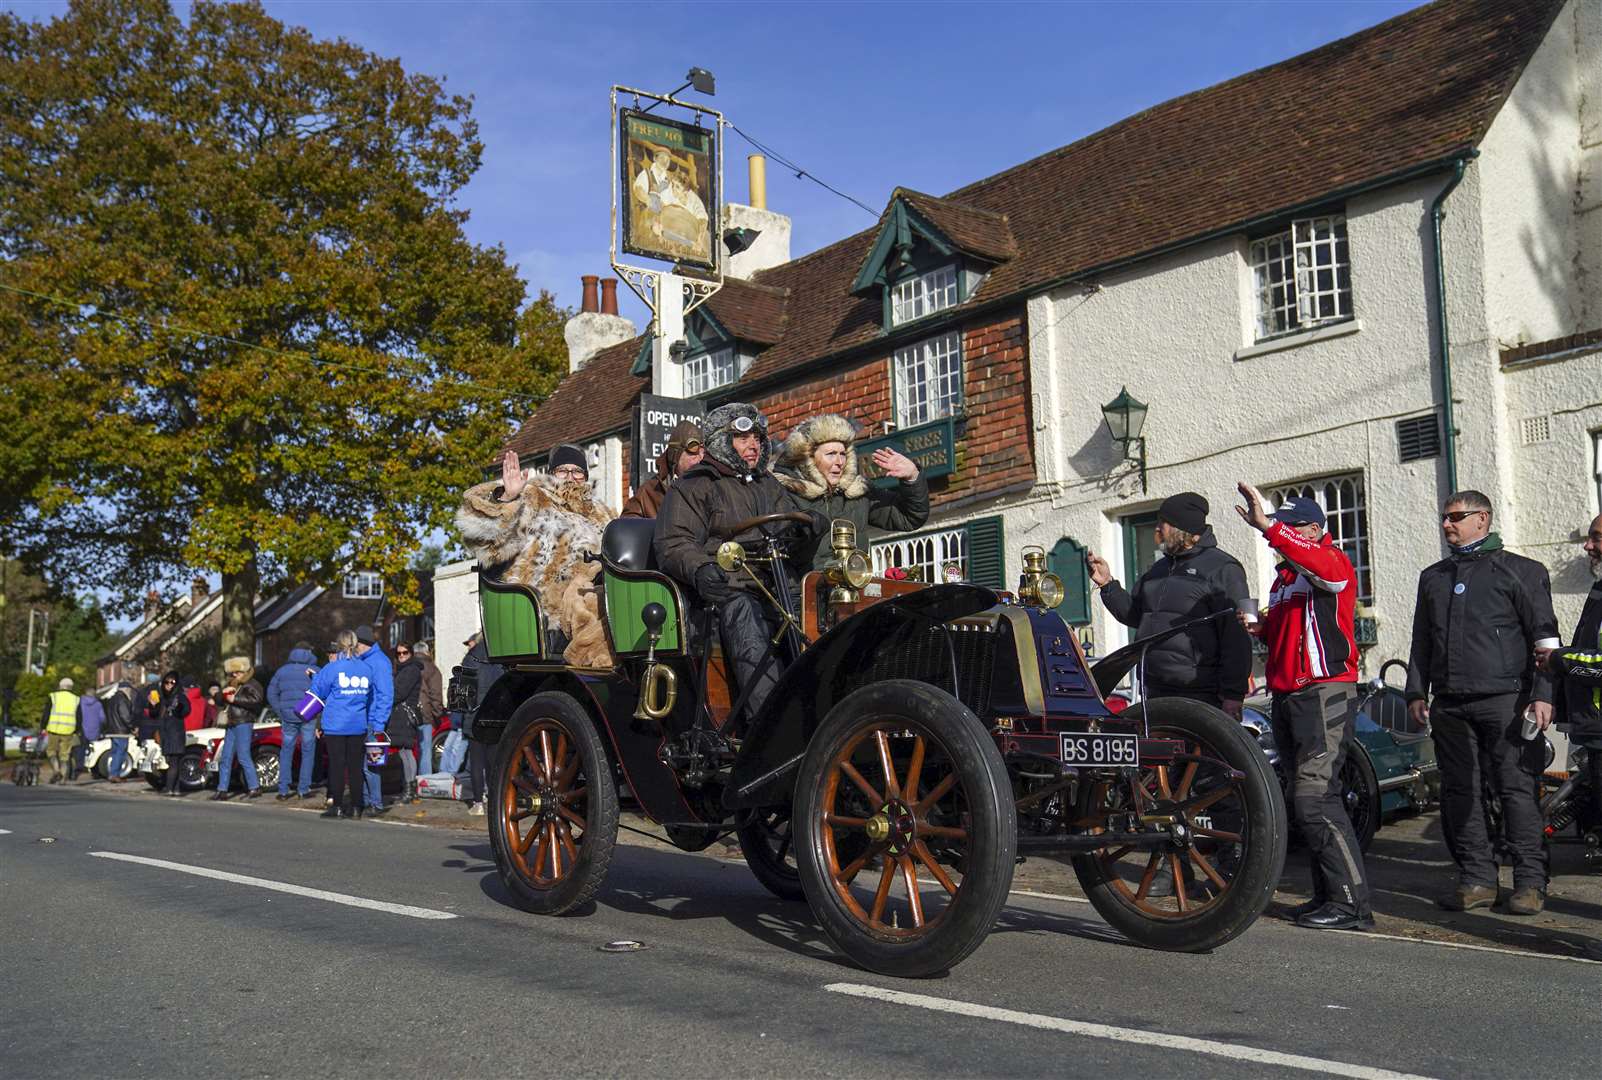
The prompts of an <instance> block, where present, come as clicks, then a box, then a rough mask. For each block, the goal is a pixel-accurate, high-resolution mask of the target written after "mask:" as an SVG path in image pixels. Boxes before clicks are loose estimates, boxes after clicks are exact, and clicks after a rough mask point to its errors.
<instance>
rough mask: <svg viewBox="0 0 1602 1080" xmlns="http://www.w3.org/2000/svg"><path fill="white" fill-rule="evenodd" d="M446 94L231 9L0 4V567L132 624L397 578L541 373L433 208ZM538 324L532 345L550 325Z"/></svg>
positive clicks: (456, 171)
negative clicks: (36, 13) (269, 592)
mask: <svg viewBox="0 0 1602 1080" xmlns="http://www.w3.org/2000/svg"><path fill="white" fill-rule="evenodd" d="M480 153H481V144H480V142H479V139H478V131H477V127H476V125H475V123H474V121H473V118H472V113H471V102H470V101H468V100H466V99H464V98H462V97H459V96H452V95H450V94H447V93H446V92H445V90H444V88H443V86H442V85H441V83H440V82H439V81H438V80H436V79H433V78H430V77H427V76H424V75H418V74H409V73H408V72H406V71H404V70H403V69H402V67H401V65H400V64H399V63H398V62H397V61H395V60H392V59H385V58H381V57H378V56H374V55H372V54H370V53H368V52H366V51H364V50H362V49H361V48H359V47H357V46H355V45H353V44H350V43H348V42H345V41H320V40H316V39H314V38H313V37H312V36H311V35H310V34H309V33H307V32H306V31H305V30H303V29H300V28H296V27H290V26H285V25H283V24H281V23H279V22H277V21H275V20H274V19H272V18H270V17H268V16H267V15H266V14H265V13H264V12H263V11H262V9H261V8H260V7H259V6H258V5H256V4H253V3H251V4H218V3H196V4H195V5H194V6H193V7H192V8H190V9H189V14H188V18H187V20H184V19H180V18H178V17H177V16H176V15H175V14H174V13H173V11H172V10H171V9H170V8H168V7H167V6H166V5H165V4H164V3H161V2H158V0H75V2H74V3H73V4H72V5H71V6H70V8H69V9H68V11H67V13H66V14H65V15H63V16H62V17H60V18H56V19H52V20H50V21H48V22H34V21H30V20H27V19H25V18H22V17H20V16H19V15H17V14H15V13H6V12H0V370H4V371H5V376H4V378H5V381H6V389H7V391H8V392H7V393H5V394H3V395H0V431H4V432H5V438H4V439H3V440H0V548H9V549H10V551H11V552H12V553H13V554H18V555H20V556H21V557H23V558H24V559H25V560H26V561H27V563H28V564H29V565H30V566H32V567H36V568H40V569H42V570H44V571H45V572H46V574H47V576H48V577H49V578H50V579H51V580H52V582H55V583H58V584H66V585H70V586H72V587H76V588H78V589H84V588H89V587H97V588H102V589H107V590H109V591H110V593H111V594H112V595H113V596H114V597H116V598H117V602H118V606H119V607H120V608H122V609H123V610H128V611H131V610H133V608H134V607H135V606H136V605H137V604H138V603H139V601H140V600H141V598H142V597H143V595H144V592H145V590H146V589H147V588H148V587H149V586H150V584H151V583H153V582H172V583H178V582H185V581H187V580H188V578H189V576H190V575H191V573H192V571H193V570H195V569H200V570H210V571H215V572H219V573H220V574H221V578H222V582H223V590H224V592H225V594H226V596H225V601H224V630H223V642H222V645H223V649H224V651H225V652H228V653H231V652H243V653H246V654H248V653H249V652H250V647H251V636H252V633H253V628H252V625H251V608H252V601H253V598H254V597H255V596H256V595H257V593H258V590H259V589H260V588H263V587H265V586H271V585H275V584H277V583H278V582H280V581H284V580H292V579H309V578H315V579H321V580H325V581H327V580H332V579H333V578H336V577H337V576H339V574H340V573H342V572H343V571H344V570H346V569H348V568H353V567H361V568H363V569H374V570H378V571H380V572H381V573H383V574H384V576H385V579H386V582H387V584H388V586H389V587H390V588H391V590H392V596H393V599H394V602H395V604H396V606H397V607H398V608H399V609H401V610H403V611H404V610H408V609H410V608H413V607H414V606H415V602H416V601H415V589H416V584H415V580H414V578H413V577H412V575H410V574H408V573H407V572H406V567H407V562H408V559H409V558H410V556H411V554H412V553H413V552H414V551H415V550H416V549H417V548H418V546H419V543H420V542H421V540H422V538H423V537H425V536H427V535H428V534H429V533H431V532H432V531H433V530H434V529H436V528H440V527H443V526H445V525H446V524H447V522H448V520H449V518H450V514H451V509H452V507H453V505H454V502H455V499H456V497H457V493H458V492H459V491H460V490H461V488H462V487H463V486H464V485H465V484H467V483H470V482H473V481H475V480H476V479H478V477H479V476H480V474H481V472H482V469H483V467H484V465H485V463H486V462H487V461H489V460H491V459H492V458H493V456H494V453H495V451H496V449H497V448H498V447H499V446H500V445H501V444H502V443H503V442H504V441H505V439H506V437H507V435H508V433H509V432H510V430H511V429H512V427H513V425H514V424H515V423H516V422H517V421H518V420H521V419H522V418H523V417H525V416H526V415H527V413H528V411H529V410H530V408H531V407H532V405H533V403H534V402H536V401H537V400H538V399H539V398H540V397H541V396H543V395H544V394H545V393H548V392H549V390H550V388H551V387H552V386H553V385H554V382H555V379H556V377H557V374H558V373H559V372H560V371H562V370H565V362H564V356H563V352H562V348H561V338H560V332H559V331H560V324H561V321H562V317H563V315H562V313H561V312H560V311H559V310H557V309H556V307H555V305H554V304H553V302H552V301H551V299H550V298H549V296H545V295H542V296H541V297H540V299H539V300H537V301H535V302H534V303H532V304H530V305H529V306H528V307H527V308H526V309H523V310H522V311H521V313H520V310H519V309H520V306H521V305H522V301H523V295H524V290H523V286H522V284H521V282H520V281H519V280H518V278H517V276H516V274H515V273H514V270H513V268H512V267H511V266H509V265H508V263H507V260H506V256H505V252H504V251H503V250H501V249H500V248H499V247H483V246H479V245H475V244H473V243H471V242H470V241H469V240H468V239H467V237H466V234H465V232H464V225H465V223H466V220H467V214H466V212H465V211H463V210H462V209H461V208H460V207H459V205H458V203H457V197H458V194H459V193H460V191H461V189H462V187H463V185H465V184H466V183H467V182H468V180H469V178H470V177H471V176H472V175H473V173H474V172H475V171H476V169H477V168H478V166H479V159H480ZM553 327H554V328H556V332H554V333H553V332H552V328H553Z"/></svg>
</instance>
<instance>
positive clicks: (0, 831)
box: [0, 829, 11, 836]
mask: <svg viewBox="0 0 1602 1080" xmlns="http://www.w3.org/2000/svg"><path fill="white" fill-rule="evenodd" d="M10 835H11V830H10V829H0V836H10Z"/></svg>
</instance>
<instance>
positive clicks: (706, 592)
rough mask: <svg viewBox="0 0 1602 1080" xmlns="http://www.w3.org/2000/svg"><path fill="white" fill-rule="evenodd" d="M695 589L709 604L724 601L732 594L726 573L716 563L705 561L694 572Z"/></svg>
mask: <svg viewBox="0 0 1602 1080" xmlns="http://www.w3.org/2000/svg"><path fill="white" fill-rule="evenodd" d="M695 591H696V592H698V593H700V594H701V599H702V600H705V601H706V602H707V603H709V604H722V603H726V602H727V601H728V600H729V599H731V598H732V597H733V596H734V589H733V588H732V587H731V586H730V585H729V577H728V575H727V574H725V573H724V572H723V568H722V567H720V566H718V564H717V563H707V564H705V565H704V566H702V567H701V568H700V569H699V570H697V571H696V572H695Z"/></svg>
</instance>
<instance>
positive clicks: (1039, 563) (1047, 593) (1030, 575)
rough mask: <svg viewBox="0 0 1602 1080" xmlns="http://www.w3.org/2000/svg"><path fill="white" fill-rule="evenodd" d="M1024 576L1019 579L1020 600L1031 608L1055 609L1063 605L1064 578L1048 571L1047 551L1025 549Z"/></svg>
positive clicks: (1033, 546)
mask: <svg viewBox="0 0 1602 1080" xmlns="http://www.w3.org/2000/svg"><path fill="white" fill-rule="evenodd" d="M1023 565H1024V569H1023V574H1022V575H1021V576H1020V577H1019V578H1018V599H1020V600H1022V601H1023V602H1024V603H1026V604H1028V605H1029V606H1030V607H1037V608H1054V607H1056V606H1057V605H1058V604H1060V603H1062V599H1063V595H1064V593H1063V588H1062V578H1060V577H1058V576H1057V575H1056V574H1053V573H1051V572H1050V571H1048V570H1047V569H1046V549H1045V548H1043V547H1040V546H1039V545H1031V546H1030V547H1026V548H1024V549H1023Z"/></svg>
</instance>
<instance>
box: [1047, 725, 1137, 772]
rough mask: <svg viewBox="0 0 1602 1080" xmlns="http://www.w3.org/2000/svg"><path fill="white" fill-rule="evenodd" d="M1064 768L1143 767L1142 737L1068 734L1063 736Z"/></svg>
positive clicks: (1105, 732) (1106, 733)
mask: <svg viewBox="0 0 1602 1080" xmlns="http://www.w3.org/2000/svg"><path fill="white" fill-rule="evenodd" d="M1062 763H1063V764H1064V765H1090V766H1110V765H1139V764H1140V736H1138V735H1121V734H1117V733H1114V732H1110V731H1087V732H1083V733H1073V732H1065V733H1064V734H1063V736H1062Z"/></svg>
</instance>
